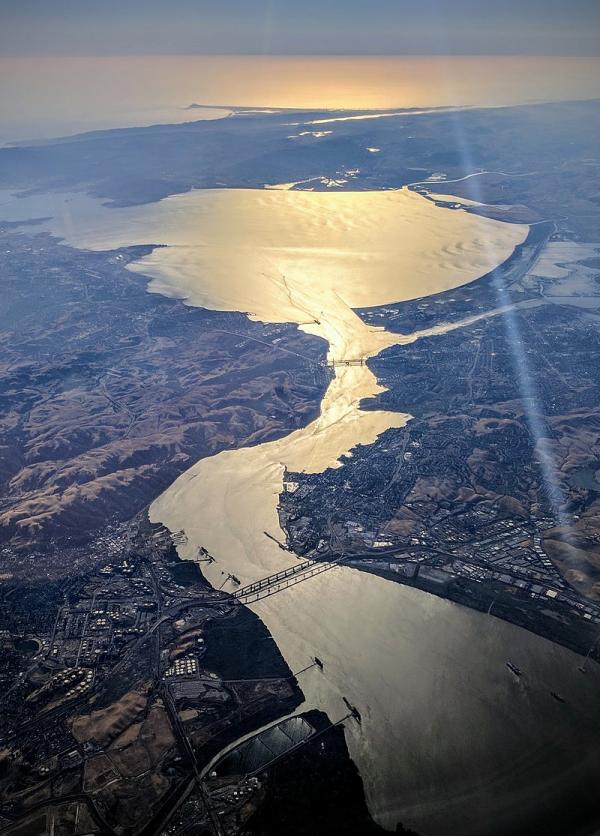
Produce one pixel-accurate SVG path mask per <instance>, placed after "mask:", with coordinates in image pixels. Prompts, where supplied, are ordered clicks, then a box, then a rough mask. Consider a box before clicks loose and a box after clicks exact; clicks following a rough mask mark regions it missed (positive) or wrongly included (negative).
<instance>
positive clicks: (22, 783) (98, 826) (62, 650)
mask: <svg viewBox="0 0 600 836" xmlns="http://www.w3.org/2000/svg"><path fill="white" fill-rule="evenodd" d="M112 547H113V554H112V557H111V561H112V562H110V563H107V564H106V565H104V566H103V567H102V568H101V569H100V570H98V571H92V572H88V573H86V574H81V575H80V576H79V577H78V578H77V579H75V580H72V581H70V582H68V583H67V584H64V583H63V584H62V588H61V589H59V587H58V584H54V585H47V584H30V585H29V586H27V585H25V584H23V583H20V584H4V585H3V587H2V593H1V594H2V605H3V606H2V609H1V616H0V636H1V637H2V645H3V647H2V650H3V652H2V656H1V661H0V696H1V698H2V704H3V711H2V718H1V721H0V828H2V825H5V826H6V832H8V833H30V834H34V833H44V832H47V830H50V831H52V829H54V832H55V833H64V834H67V833H68V834H75V833H84V832H85V833H92V832H94V833H96V832H98V833H118V834H133V833H139V832H141V830H142V829H144V828H145V831H144V832H146V830H147V831H148V832H151V833H157V832H159V829H157V828H158V827H159V825H160V823H161V822H162V821H163V819H166V818H168V816H169V815H170V813H171V812H172V811H173V810H174V809H176V807H177V806H178V804H179V801H180V799H181V797H182V796H183V795H184V793H185V792H187V790H188V788H189V787H190V782H192V783H193V775H194V774H195V772H194V770H200V769H201V768H202V767H203V766H204V765H205V764H207V763H208V761H209V760H210V758H211V757H212V756H213V755H214V754H215V753H217V752H218V751H219V750H220V749H221V748H222V747H223V746H225V745H227V744H228V743H230V742H231V741H233V740H236V739H237V738H238V737H239V736H240V735H242V734H244V733H246V732H248V731H252V730H253V729H255V728H257V727H259V726H261V725H262V724H264V723H266V722H271V721H273V720H275V719H277V717H279V716H281V715H283V714H286V713H289V712H290V711H292V710H293V709H294V708H295V707H296V706H297V705H298V704H299V703H300V702H301V699H302V695H301V691H300V689H299V687H298V685H297V682H296V680H295V678H294V676H293V674H292V672H291V671H290V670H289V668H288V667H287V665H286V664H285V662H284V661H283V659H282V657H281V654H280V653H279V651H278V649H277V647H276V646H275V644H274V642H273V641H272V639H271V638H270V636H269V634H268V632H267V631H266V629H265V627H264V626H263V625H262V623H261V622H260V620H259V619H258V618H257V617H256V616H255V615H254V614H252V613H250V612H249V611H248V610H246V609H244V608H243V607H242V606H241V605H240V604H239V603H238V602H237V601H235V599H234V598H232V597H231V595H230V594H228V593H227V592H217V591H215V590H213V589H212V588H211V587H210V586H209V585H208V584H207V583H206V582H205V581H204V579H203V577H202V574H201V572H200V571H199V569H198V567H197V566H195V574H196V577H195V579H192V578H188V579H187V583H186V584H185V585H182V584H180V583H177V582H175V581H174V580H173V575H174V571H175V570H176V569H177V568H178V567H179V566H181V565H182V564H181V561H180V560H179V558H178V557H177V553H176V551H175V549H174V547H173V543H172V540H171V536H170V535H169V533H168V532H167V531H166V530H165V529H163V528H162V527H161V526H151V525H149V524H148V522H147V519H146V518H145V517H144V516H142V517H140V518H139V519H138V520H137V521H134V522H133V523H129V524H127V525H126V526H123V527H122V530H121V531H120V532H119V534H118V535H117V534H116V533H115V534H114V536H113V538H112ZM17 599H18V603H17ZM32 612H33V613H34V617H33V618H32V617H31V613H32ZM221 625H222V626H221ZM228 625H231V626H232V630H233V634H234V635H237V637H238V638H239V635H240V630H243V634H244V643H243V644H242V643H240V642H239V641H237V642H228V643H227V646H226V648H225V647H224V646H223V643H222V642H219V641H218V640H216V639H215V637H216V636H217V635H218V633H219V630H226V629H227V626H228ZM213 644H215V645H216V647H214V646H213ZM24 645H26V646H27V647H28V648H29V650H28V652H27V653H23V652H22V650H21V651H20V650H19V647H21V648H22V647H23V646H24ZM258 645H260V646H261V651H260V653H255V654H253V655H252V656H251V657H250V658H249V657H248V656H247V655H246V651H247V650H248V648H249V647H251V646H254V647H256V646H258ZM236 677H239V680H238V679H236ZM202 815H203V817H204V819H205V820H206V821H210V818H211V815H212V808H211V803H210V802H208V803H206V804H204V806H203V808H202ZM74 821H82V822H83V821H84V822H85V825H82V826H84V830H77V829H76V828H75V826H74V824H73V822H74ZM2 829H3V828H2ZM3 832H4V829H3Z"/></svg>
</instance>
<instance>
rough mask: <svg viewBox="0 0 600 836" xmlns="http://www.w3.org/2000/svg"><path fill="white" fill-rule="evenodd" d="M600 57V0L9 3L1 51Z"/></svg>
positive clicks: (2, 1) (0, 14)
mask: <svg viewBox="0 0 600 836" xmlns="http://www.w3.org/2000/svg"><path fill="white" fill-rule="evenodd" d="M157 53H162V54H214V53H225V54H228V53H241V54H246V53H248V54H265V53H271V54H278V53H279V54H391V55H393V54H432V53H437V54H517V53H518V54H538V55H539V54H547V55H556V54H562V55H598V54H600V0H360V1H359V0H0V54H4V55H24V54H29V55H31V54H46V55H48V54H64V55H90V54H94V55H114V54H121V55H129V54H137V55H139V54H157Z"/></svg>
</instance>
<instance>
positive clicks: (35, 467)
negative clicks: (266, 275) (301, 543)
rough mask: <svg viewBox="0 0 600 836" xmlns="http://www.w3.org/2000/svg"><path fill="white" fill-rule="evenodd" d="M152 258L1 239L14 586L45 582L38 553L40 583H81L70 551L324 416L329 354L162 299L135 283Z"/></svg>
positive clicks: (281, 330) (2, 523) (9, 569)
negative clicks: (59, 578) (212, 460)
mask: <svg viewBox="0 0 600 836" xmlns="http://www.w3.org/2000/svg"><path fill="white" fill-rule="evenodd" d="M151 249H152V247H150V246H149V247H130V248H127V249H123V250H118V251H117V250H115V251H113V252H89V251H82V250H76V249H73V248H71V247H67V246H65V245H63V244H60V243H59V241H58V240H57V239H55V238H53V237H51V236H49V235H47V234H42V233H40V234H37V235H32V234H30V233H29V232H28V233H27V234H25V233H24V232H19V231H17V230H16V229H14V228H12V227H11V226H8V225H5V226H3V227H2V228H0V270H1V272H2V288H3V305H2V310H1V311H0V407H1V411H2V413H3V418H2V419H1V420H0V451H1V454H2V458H1V465H0V485H1V490H2V497H1V499H0V538H1V541H3V542H4V544H5V547H4V549H3V550H2V551H0V571H2V572H4V573H5V577H6V576H8V575H15V574H17V575H18V574H19V573H24V574H27V573H29V572H30V569H31V563H30V562H26V561H24V560H23V559H22V554H21V552H22V551H23V550H24V549H26V550H29V558H30V560H31V553H32V549H37V550H38V551H39V552H40V554H39V555H38V559H39V561H40V562H39V564H38V565H37V567H36V571H37V573H38V576H43V575H51V576H56V575H60V574H61V573H63V574H64V573H65V572H69V571H70V570H71V569H72V568H73V566H72V564H71V565H69V564H70V562H69V560H67V559H65V558H66V555H65V553H64V548H71V547H73V546H76V545H79V544H83V543H85V541H86V539H88V538H89V537H90V534H91V532H93V531H95V530H97V529H98V528H99V527H101V526H102V525H104V524H106V522H107V520H108V519H116V520H126V519H129V518H130V517H131V516H132V515H133V514H135V513H136V512H137V511H138V510H139V509H140V508H142V507H144V506H145V505H146V504H147V503H148V502H149V501H151V500H152V499H154V498H155V497H156V496H157V495H158V494H159V493H160V492H161V491H162V490H163V489H164V488H166V487H167V485H169V484H170V483H171V482H172V481H173V480H174V479H175V478H176V476H177V475H178V474H179V473H181V472H182V471H183V470H185V469H186V468H187V467H189V465H190V464H191V463H193V462H194V461H196V460H197V459H198V458H200V457H202V456H206V455H213V454H214V453H216V452H218V451H219V450H222V449H223V448H226V447H234V446H238V445H239V446H242V445H248V444H258V443H261V442H264V441H268V440H270V439H274V438H277V437H279V436H281V435H283V434H285V433H287V432H289V431H290V430H292V429H294V428H296V427H298V426H301V425H302V424H304V423H306V422H308V421H310V420H311V419H312V418H313V417H315V415H316V414H317V413H318V410H319V404H320V400H321V397H322V394H323V392H324V389H325V387H326V385H327V382H328V379H329V378H328V373H327V372H326V370H324V369H322V368H321V366H320V365H319V362H320V361H321V360H322V359H323V358H324V357H325V351H326V345H325V343H324V342H323V341H322V340H320V339H318V338H316V337H312V336H308V335H306V334H304V333H302V332H301V331H299V330H298V329H297V328H296V326H290V325H264V324H262V323H258V322H251V321H250V320H249V319H248V318H247V317H246V316H244V315H243V314H228V313H220V312H212V311H207V310H202V309H198V308H191V307H186V306H185V305H184V304H183V303H181V302H179V301H176V300H172V299H167V298H165V297H163V296H160V295H156V294H150V293H148V292H147V291H146V281H145V279H144V277H143V276H138V275H136V274H134V273H132V272H131V271H128V270H126V269H125V268H126V265H127V264H128V263H129V262H131V261H132V260H135V259H138V258H140V257H142V256H143V255H145V254H146V253H148V252H149V251H151ZM300 355H301V356H300ZM58 541H60V549H59V550H58V553H59V554H60V558H59V559H58V560H56V561H55V560H53V558H52V554H54V553H55V552H57V548H58ZM61 549H62V551H61ZM41 552H44V553H46V554H47V558H43V557H42V555H41ZM88 556H89V552H88ZM80 568H81V567H79V569H80Z"/></svg>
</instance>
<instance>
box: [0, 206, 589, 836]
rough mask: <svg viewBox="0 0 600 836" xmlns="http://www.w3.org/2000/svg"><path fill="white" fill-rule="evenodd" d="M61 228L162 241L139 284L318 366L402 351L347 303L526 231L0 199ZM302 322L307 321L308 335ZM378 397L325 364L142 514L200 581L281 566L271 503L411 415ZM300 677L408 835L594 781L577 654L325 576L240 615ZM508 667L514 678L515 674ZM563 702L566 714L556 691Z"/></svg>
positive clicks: (509, 818)
mask: <svg viewBox="0 0 600 836" xmlns="http://www.w3.org/2000/svg"><path fill="white" fill-rule="evenodd" d="M48 213H51V214H53V215H54V216H55V218H54V220H53V221H52V222H50V224H49V227H50V228H52V229H54V230H56V231H58V232H60V233H61V234H63V235H65V236H66V239H67V241H68V242H70V243H73V244H75V245H77V246H85V247H92V248H106V247H114V246H119V245H124V244H133V243H147V242H152V243H164V244H168V245H169V246H168V247H166V248H164V249H160V250H156V251H154V252H153V253H152V255H150V256H149V257H147V258H145V259H144V260H143V261H142V262H140V263H138V265H137V266H136V267H135V269H137V270H139V271H140V272H142V273H145V274H147V275H149V276H151V277H152V278H153V281H152V284H151V289H152V290H154V291H157V292H162V293H167V294H170V295H176V296H180V297H184V298H185V299H186V300H187V301H188V303H190V304H196V305H202V306H206V307H210V308H216V309H227V310H243V311H248V312H250V313H251V314H252V315H253V316H254V317H257V318H260V319H263V320H267V321H294V322H298V323H302V325H301V327H302V328H303V329H304V330H306V331H309V332H311V333H316V334H319V335H321V336H323V337H324V338H325V339H327V340H328V342H329V344H330V356H331V357H335V358H338V359H339V358H344V357H348V356H352V357H356V356H362V357H366V356H372V355H373V354H375V353H377V352H378V351H380V350H381V349H382V348H383V347H385V346H388V345H391V344H393V343H395V342H402V341H403V338H402V337H400V336H399V335H393V334H389V333H386V332H383V331H380V330H377V329H374V328H370V327H368V326H366V325H365V324H364V323H362V321H361V320H360V319H359V318H358V317H357V316H356V315H355V314H354V312H353V311H352V308H353V307H355V306H359V305H375V304H383V303H389V302H395V301H400V300H403V299H409V298H413V297H415V296H417V295H421V294H422V293H434V292H435V291H437V290H441V289H444V288H450V287H453V286H456V285H459V284H462V283H464V282H467V281H469V280H471V279H473V278H475V277H476V276H478V275H481V274H482V273H485V272H486V271H487V270H488V269H489V268H490V267H492V266H494V265H496V264H498V263H499V262H501V261H502V260H503V259H505V258H506V257H507V256H508V255H510V253H511V251H512V249H513V248H514V246H515V245H516V244H517V243H519V242H520V241H522V240H523V238H524V236H525V234H526V232H527V229H526V227H523V226H518V225H509V224H502V223H499V222H496V221H492V220H488V219H485V218H481V217H477V216H474V215H469V214H467V213H466V212H464V211H452V210H449V209H442V208H439V207H436V206H435V205H434V204H432V203H431V202H428V201H427V200H425V199H424V198H422V197H421V196H419V195H416V194H414V193H411V192H408V191H406V190H402V191H399V192H376V193H365V192H359V193H352V194H344V193H328V194H324V193H302V192H286V191H276V192H264V191H263V192H261V191H250V190H246V191H215V192H192V193H190V194H187V195H184V196H178V197H173V198H168V199H167V200H164V201H161V202H160V203H158V204H153V205H149V206H142V207H134V208H127V209H111V210H109V209H106V208H103V207H101V206H100V205H99V203H98V202H97V201H93V200H90V199H88V198H83V197H81V196H71V197H69V198H68V199H67V200H65V198H63V197H60V198H56V197H55V198H53V199H52V205H50V204H49V203H48V200H47V199H46V198H39V197H38V198H28V199H27V200H26V201H21V202H16V203H15V202H14V201H12V200H10V199H9V198H8V197H7V196H6V195H4V196H0V215H2V214H4V215H5V216H12V217H16V216H17V215H19V214H20V216H21V217H32V216H34V215H38V216H42V215H45V214H48ZM314 320H318V323H319V324H317V323H315V322H314ZM377 391H379V387H378V384H377V382H376V380H375V379H374V377H373V376H372V374H371V372H370V371H369V370H368V368H366V367H352V368H344V369H341V370H337V375H336V378H335V379H334V380H333V382H332V383H331V385H330V387H329V389H328V391H327V393H326V396H325V398H324V401H323V403H322V409H321V415H320V417H319V418H317V419H316V420H315V421H314V422H312V423H311V424H310V425H309V426H308V427H306V428H304V429H301V430H298V431H296V432H294V433H293V434H291V435H289V436H288V437H287V438H284V439H281V440H279V441H275V442H271V443H268V444H263V445H260V446H257V447H253V448H245V449H239V450H231V451H225V452H222V453H220V454H218V455H216V456H213V457H211V458H208V459H203V460H201V461H200V462H198V463H197V464H196V465H195V466H194V467H192V468H191V469H190V470H188V471H187V472H186V473H185V474H183V475H182V476H181V477H180V478H179V479H178V480H177V481H176V482H175V483H174V484H173V485H172V486H171V487H170V488H169V489H168V490H167V491H166V492H165V493H164V494H163V495H162V496H161V497H160V498H159V499H158V500H157V501H156V502H155V503H154V504H153V506H152V511H151V513H152V518H153V519H154V520H160V521H162V522H164V523H165V524H166V525H167V526H169V527H170V528H171V529H172V530H178V529H184V530H185V532H186V534H187V536H188V538H189V540H188V544H187V546H185V547H182V548H181V553H182V555H183V556H185V557H189V558H193V557H194V555H195V554H196V549H197V547H198V546H199V545H203V546H205V547H207V548H208V549H209V551H210V552H211V553H212V554H214V555H215V556H216V557H217V562H216V563H215V564H214V565H212V566H208V567H206V566H204V567H203V569H204V570H205V573H206V574H207V576H208V579H209V580H210V581H211V582H212V583H213V584H214V585H215V586H216V585H220V584H221V583H222V580H223V574H222V573H223V572H232V573H234V574H235V575H237V576H238V577H239V578H240V579H241V580H242V582H247V581H250V580H255V579H258V578H261V577H263V576H265V575H267V574H269V573H271V572H273V571H276V570H278V569H281V568H283V567H284V566H286V565H289V564H290V563H291V562H293V559H292V557H291V556H290V555H286V554H285V553H284V552H282V551H281V550H280V549H279V548H278V547H277V546H276V545H275V544H274V543H273V542H272V541H271V540H269V539H268V538H267V537H265V535H264V531H269V532H271V533H273V534H275V535H279V536H281V532H280V531H279V528H278V518H277V512H276V506H277V501H278V495H279V492H280V491H281V489H282V473H283V468H284V466H287V467H289V468H290V469H292V470H298V469H299V470H302V469H304V470H307V471H314V472H318V471H321V470H323V469H324V468H326V467H329V466H335V465H336V462H337V459H338V457H339V456H340V455H341V454H342V453H344V452H345V451H347V450H349V449H350V448H351V447H352V446H354V445H355V444H357V443H363V444H366V443H369V442H371V441H373V440H374V439H375V438H376V436H377V435H378V434H379V433H381V432H382V431H383V430H385V429H387V428H389V427H392V426H396V427H399V426H402V425H403V424H404V423H405V421H406V420H407V417H408V416H406V415H402V414H398V413H386V412H364V411H361V410H359V408H358V404H359V402H360V400H361V399H362V398H365V397H369V396H372V395H374V394H375V393H376V392H377ZM253 609H254V610H255V611H256V613H257V614H258V615H259V616H260V617H261V619H262V620H263V621H264V622H265V624H266V625H267V627H268V629H269V630H270V631H271V633H272V635H273V637H274V639H275V641H276V643H277V645H278V647H279V648H280V649H281V652H282V653H283V655H284V657H285V659H286V660H287V662H288V664H289V665H290V668H291V669H292V670H294V671H296V670H299V669H301V668H304V667H305V666H306V665H307V664H309V663H310V660H311V658H312V656H314V655H317V656H319V657H320V658H321V659H323V660H324V662H325V671H324V672H323V673H321V672H319V671H318V670H316V669H312V670H310V671H308V672H307V673H306V674H303V675H301V677H300V684H301V687H302V689H303V691H304V694H305V703H304V705H303V706H302V710H303V709H306V708H310V707H317V708H320V709H323V710H325V711H326V712H327V713H328V715H329V716H330V718H331V719H332V720H336V719H338V718H339V717H341V716H342V715H343V714H344V713H345V712H346V708H345V705H344V702H343V699H342V698H343V697H347V698H348V699H349V700H350V701H351V702H352V703H354V704H356V705H357V706H358V708H359V710H360V712H361V714H362V717H363V722H362V725H361V726H360V727H359V726H357V725H356V724H355V723H348V724H347V740H348V745H349V749H350V752H351V755H352V757H353V759H354V761H355V762H356V764H357V766H358V768H359V770H360V773H361V775H362V778H363V781H364V784H365V790H366V794H367V800H368V803H369V806H370V809H371V811H372V813H373V815H374V816H375V817H376V818H377V820H378V821H380V822H381V823H382V824H384V825H385V826H386V827H389V828H393V827H394V826H395V824H396V822H397V821H402V822H403V823H404V824H405V825H410V826H412V827H414V828H415V829H417V830H418V832H419V833H420V834H421V836H429V835H431V836H438V835H439V836H442V834H447V833H451V832H460V833H461V834H473V836H476V835H477V836H480V834H482V833H486V834H494V833H507V832H511V829H512V828H513V826H515V825H516V824H518V823H519V822H520V821H521V820H523V819H524V818H526V816H527V815H528V814H529V813H530V812H531V810H532V809H534V808H535V807H536V806H539V804H540V799H541V798H544V797H550V798H552V797H554V795H555V794H556V793H557V792H559V791H563V792H564V791H568V790H569V788H571V787H582V786H583V787H587V786H588V785H589V784H590V781H591V780H592V778H593V776H594V774H595V773H594V769H596V770H598V768H600V764H599V762H598V757H599V756H598V747H599V738H598V730H597V717H598V713H599V710H600V696H599V694H600V688H599V686H600V672H599V669H598V667H597V666H594V665H591V666H590V669H589V672H588V674H586V675H582V674H581V673H580V672H578V670H577V667H578V665H579V664H580V660H579V659H578V657H577V656H575V654H573V653H571V652H569V651H567V650H565V649H563V648H561V647H558V646H556V645H553V644H551V643H550V642H547V641H545V640H543V639H541V638H538V637H536V636H534V635H532V634H530V633H527V632H524V631H522V630H519V629H518V628H516V627H513V626H511V625H509V624H507V623H504V622H502V621H499V620H496V619H494V618H491V617H487V616H485V615H482V614H480V613H477V612H474V611H471V610H468V609H465V608H462V607H459V606H457V605H454V604H451V603H449V602H447V601H444V600H442V599H440V598H436V597H434V596H431V595H428V594H425V593H423V592H419V591H416V590H413V589H410V588H407V587H402V586H400V585H397V584H393V583H391V582H388V581H384V580H382V579H380V578H377V577H374V576H372V575H368V574H364V573H359V572H358V571H356V570H352V569H348V568H345V567H344V568H342V567H340V568H335V569H332V570H331V571H329V572H328V573H326V574H324V575H322V576H319V577H317V578H314V579H311V580H308V581H306V582H304V583H301V584H299V585H297V586H295V587H293V588H292V589H290V590H287V591H285V592H282V593H279V594H277V595H275V596H273V597H271V598H268V599H265V600H263V601H262V602H259V603H257V604H256V605H254V606H253ZM507 659H511V660H512V661H513V662H514V663H515V664H517V665H518V666H519V667H521V668H522V669H523V671H524V675H523V677H522V679H520V680H517V679H516V678H515V677H514V676H513V675H512V674H511V673H510V671H508V669H507V668H506V665H505V662H506V660H507ZM550 690H558V691H560V692H561V694H563V695H564V696H565V698H566V699H567V701H568V703H567V704H566V705H563V704H559V703H557V702H556V701H555V700H553V699H552V697H551V696H550Z"/></svg>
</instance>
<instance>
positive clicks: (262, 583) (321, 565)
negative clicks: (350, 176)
mask: <svg viewBox="0 0 600 836" xmlns="http://www.w3.org/2000/svg"><path fill="white" fill-rule="evenodd" d="M344 559H345V556H344V555H340V556H339V557H338V558H337V559H336V560H328V561H316V560H303V561H302V562H301V563H297V564H296V565H295V566H289V567H288V568H287V569H282V570H281V572H275V574H273V575H268V576H267V577H266V578H261V579H260V580H259V581H254V582H253V583H249V584H247V585H246V586H242V587H240V588H239V589H237V590H236V591H235V592H234V593H233V597H234V598H237V599H238V601H241V603H242V604H253V603H254V602H255V601H260V600H261V598H268V597H269V596H270V595H275V593H277V592H281V591H282V590H284V589H288V588H289V587H290V586H295V584H297V583H300V582H301V581H305V580H308V578H314V577H315V575H321V574H322V573H323V572H327V571H329V569H333V567H334V566H338V565H339V564H340V563H341V562H342V561H343V560H344Z"/></svg>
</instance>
